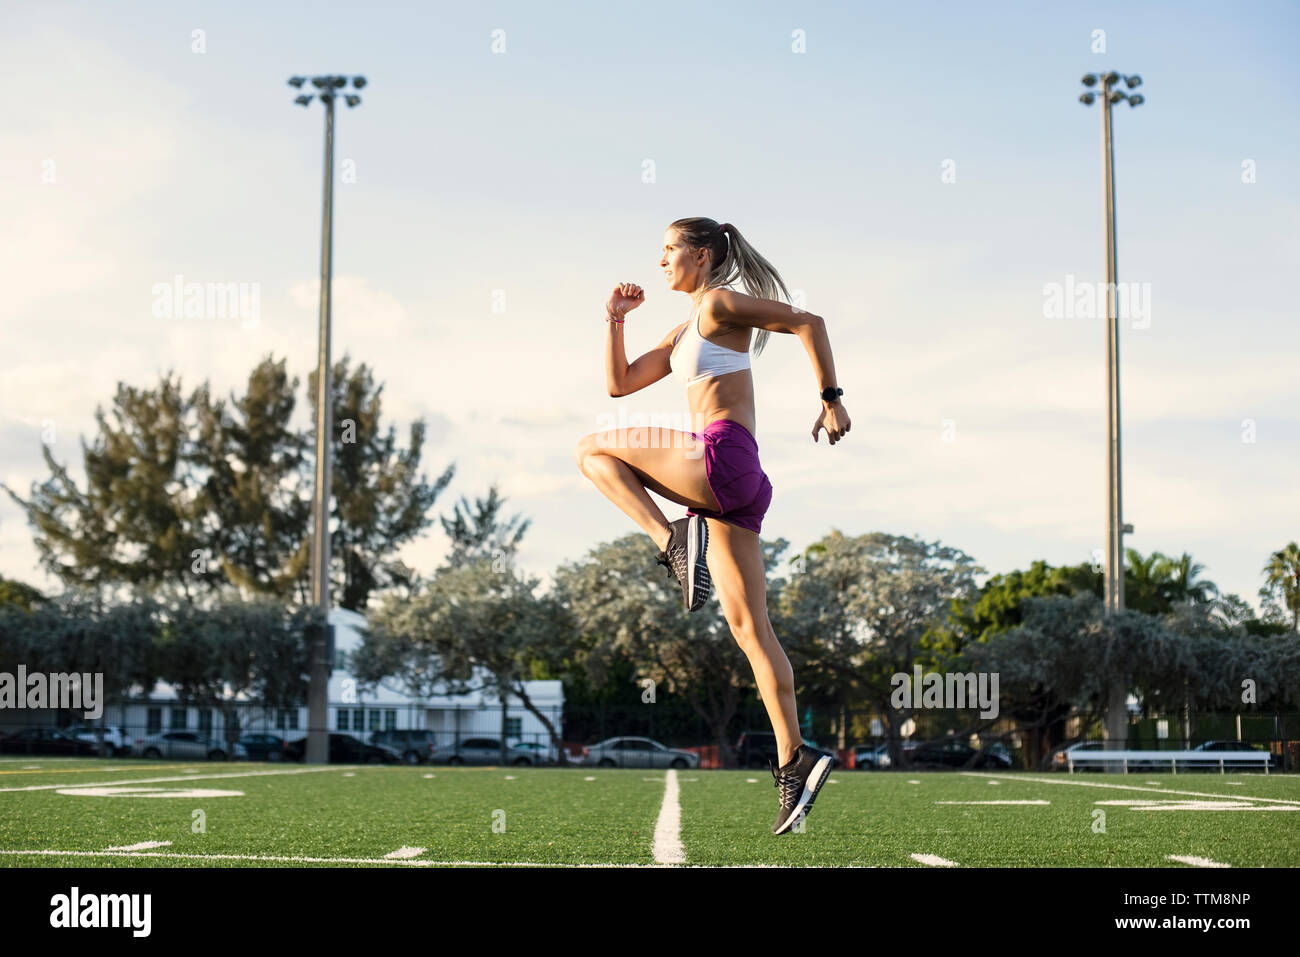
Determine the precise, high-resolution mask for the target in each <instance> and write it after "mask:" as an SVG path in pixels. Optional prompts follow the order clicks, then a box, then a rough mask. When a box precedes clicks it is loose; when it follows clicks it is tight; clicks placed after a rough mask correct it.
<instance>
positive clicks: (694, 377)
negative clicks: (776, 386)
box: [668, 300, 749, 388]
mask: <svg viewBox="0 0 1300 957" xmlns="http://www.w3.org/2000/svg"><path fill="white" fill-rule="evenodd" d="M703 304H704V303H703V300H701V302H700V305H703ZM699 313H700V306H698V305H697V306H696V307H695V312H693V313H692V314H691V320H692V321H691V322H689V323H687V324H686V326H685V327H684V328H683V329H682V331H681V332H679V333H677V338H676V339H674V340H673V352H672V353H671V354H670V355H669V357H668V367H669V368H670V369H672V370H673V373H674V374H675V375H676V376H677V378H679V379H681V380H682V382H684V383H685V384H686V387H687V388H690V387H691V386H693V385H695V384H696V383H697V382H703V381H704V380H705V379H712V378H713V377H714V376H720V375H726V374H727V373H728V372H739V371H740V370H741V369H748V368H749V353H748V352H740V351H738V350H736V349H728V348H727V347H726V346H720V345H718V344H717V343H716V342H711V341H710V340H708V339H706V338H704V336H703V335H702V334H701V333H700V329H699ZM686 332H693V333H694V335H690V336H686V341H685V342H683V343H682V347H681V349H678V348H677V342H678V340H679V339H681V338H682V335H683V333H686Z"/></svg>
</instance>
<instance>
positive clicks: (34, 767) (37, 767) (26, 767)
mask: <svg viewBox="0 0 1300 957" xmlns="http://www.w3.org/2000/svg"><path fill="white" fill-rule="evenodd" d="M324 537H325V536H324V535H322V536H321V538H324ZM40 769H41V766H40V765H39V764H24V765H23V770H24V771H39V770H40Z"/></svg>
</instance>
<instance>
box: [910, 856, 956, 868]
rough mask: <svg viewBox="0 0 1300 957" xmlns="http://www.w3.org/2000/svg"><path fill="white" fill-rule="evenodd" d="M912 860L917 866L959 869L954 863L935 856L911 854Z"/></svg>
mask: <svg viewBox="0 0 1300 957" xmlns="http://www.w3.org/2000/svg"><path fill="white" fill-rule="evenodd" d="M912 860H914V861H916V862H917V863H918V864H929V865H930V866H931V867H961V865H960V864H958V863H957V862H956V861H950V860H948V859H947V858H945V857H939V856H938V855H937V854H913V855H912Z"/></svg>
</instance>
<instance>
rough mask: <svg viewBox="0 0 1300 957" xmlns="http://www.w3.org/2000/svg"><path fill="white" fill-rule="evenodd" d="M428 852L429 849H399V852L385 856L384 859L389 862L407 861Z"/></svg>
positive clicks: (391, 852) (392, 852) (390, 852)
mask: <svg viewBox="0 0 1300 957" xmlns="http://www.w3.org/2000/svg"><path fill="white" fill-rule="evenodd" d="M427 850H428V848H427V847H399V848H398V849H397V850H395V851H389V852H388V853H387V854H385V855H384V859H385V860H388V861H402V860H407V859H408V858H412V857H419V856H420V855H421V854H423V853H424V852H425V851H427Z"/></svg>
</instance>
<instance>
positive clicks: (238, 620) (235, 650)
mask: <svg viewBox="0 0 1300 957" xmlns="http://www.w3.org/2000/svg"><path fill="white" fill-rule="evenodd" d="M318 616H319V612H318V610H317V609H316V608H315V607H310V606H308V607H301V606H300V607H297V608H293V609H289V608H286V606H285V605H284V604H282V603H281V602H279V601H276V600H274V599H265V598H262V599H258V600H256V601H250V602H245V601H240V600H237V599H226V600H221V601H218V602H215V603H213V604H212V606H211V607H209V608H200V607H198V606H197V605H195V604H192V603H189V602H178V603H175V604H174V605H172V606H171V607H166V608H163V609H161V615H160V622H159V632H158V645H157V653H158V658H157V661H158V670H159V672H160V674H161V677H162V679H163V680H164V681H166V682H167V683H168V684H170V685H172V687H174V688H175V689H176V694H177V696H178V697H179V698H180V699H181V700H182V701H184V702H186V703H190V704H197V705H204V706H208V707H213V708H216V709H218V710H220V711H221V713H222V716H223V718H224V725H225V729H226V737H227V743H228V744H233V742H235V741H237V740H238V739H239V736H240V712H241V709H240V705H241V703H243V702H247V701H257V702H259V703H261V704H262V705H263V707H265V708H288V707H298V706H299V705H301V703H302V702H303V701H304V700H305V699H306V697H307V681H308V675H309V670H310V669H309V664H310V650H311V649H310V647H309V644H308V641H307V626H308V625H309V624H310V623H311V622H313V621H316V620H318ZM149 687H152V685H150V686H149Z"/></svg>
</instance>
